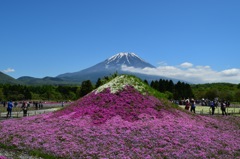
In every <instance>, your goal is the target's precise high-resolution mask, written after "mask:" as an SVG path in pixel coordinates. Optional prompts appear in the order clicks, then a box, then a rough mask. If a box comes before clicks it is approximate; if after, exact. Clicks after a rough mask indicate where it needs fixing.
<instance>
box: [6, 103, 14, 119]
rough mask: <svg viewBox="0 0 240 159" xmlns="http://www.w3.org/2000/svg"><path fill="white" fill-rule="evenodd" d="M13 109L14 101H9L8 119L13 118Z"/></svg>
mask: <svg viewBox="0 0 240 159" xmlns="http://www.w3.org/2000/svg"><path fill="white" fill-rule="evenodd" d="M12 108H13V103H12V101H9V102H8V106H7V118H8V117H9V118H11V117H12Z"/></svg>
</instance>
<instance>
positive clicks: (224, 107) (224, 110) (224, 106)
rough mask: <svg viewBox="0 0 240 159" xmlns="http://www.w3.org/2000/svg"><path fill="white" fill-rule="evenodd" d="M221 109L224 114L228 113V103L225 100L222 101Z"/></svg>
mask: <svg viewBox="0 0 240 159" xmlns="http://www.w3.org/2000/svg"><path fill="white" fill-rule="evenodd" d="M221 110H222V115H227V112H226V103H225V102H223V101H222V102H221Z"/></svg>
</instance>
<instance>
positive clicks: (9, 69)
mask: <svg viewBox="0 0 240 159" xmlns="http://www.w3.org/2000/svg"><path fill="white" fill-rule="evenodd" d="M3 72H4V73H10V72H15V70H14V69H13V68H7V69H6V70H3Z"/></svg>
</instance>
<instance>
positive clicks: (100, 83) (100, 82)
mask: <svg viewBox="0 0 240 159" xmlns="http://www.w3.org/2000/svg"><path fill="white" fill-rule="evenodd" d="M101 85H102V80H101V79H100V78H98V80H97V82H96V85H95V88H98V87H100V86H101Z"/></svg>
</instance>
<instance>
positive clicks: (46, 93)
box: [0, 74, 116, 101]
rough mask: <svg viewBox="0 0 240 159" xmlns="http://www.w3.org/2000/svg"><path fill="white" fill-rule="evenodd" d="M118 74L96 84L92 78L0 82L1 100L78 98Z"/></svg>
mask: <svg viewBox="0 0 240 159" xmlns="http://www.w3.org/2000/svg"><path fill="white" fill-rule="evenodd" d="M114 77H116V75H115V74H114V75H112V76H109V77H103V78H102V79H100V78H98V80H97V82H96V84H93V83H92V82H91V81H90V80H86V81H83V82H82V83H81V84H79V85H57V86H55V85H39V86H30V85H20V84H0V101H9V100H12V101H22V100H48V101H49V100H52V101H69V100H77V99H79V98H81V97H83V96H84V95H86V94H88V93H89V92H91V91H92V90H94V89H95V88H97V87H99V86H101V85H103V84H105V83H106V82H108V81H110V80H111V79H112V78H114Z"/></svg>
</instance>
